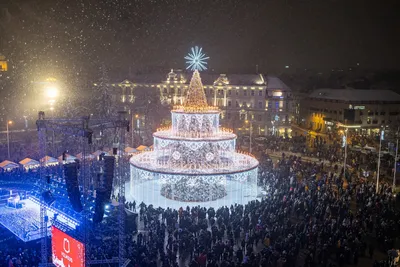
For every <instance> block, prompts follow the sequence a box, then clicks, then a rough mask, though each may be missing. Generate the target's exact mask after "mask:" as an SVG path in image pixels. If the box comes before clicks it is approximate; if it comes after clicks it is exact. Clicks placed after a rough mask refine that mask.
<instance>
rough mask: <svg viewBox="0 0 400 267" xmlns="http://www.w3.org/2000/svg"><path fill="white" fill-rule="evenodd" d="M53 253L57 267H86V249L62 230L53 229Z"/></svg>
mask: <svg viewBox="0 0 400 267" xmlns="http://www.w3.org/2000/svg"><path fill="white" fill-rule="evenodd" d="M51 251H52V259H53V264H54V265H55V266H57V267H84V266H85V247H84V245H83V244H82V243H81V242H79V241H78V240H76V239H74V238H72V237H70V236H69V235H67V234H66V233H64V232H63V231H61V230H60V229H58V228H56V227H54V226H52V227H51Z"/></svg>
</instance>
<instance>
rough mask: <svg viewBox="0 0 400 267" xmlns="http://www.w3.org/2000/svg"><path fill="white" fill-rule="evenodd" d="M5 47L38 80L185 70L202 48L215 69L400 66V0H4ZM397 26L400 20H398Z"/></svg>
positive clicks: (1, 35) (1, 28)
mask: <svg viewBox="0 0 400 267" xmlns="http://www.w3.org/2000/svg"><path fill="white" fill-rule="evenodd" d="M0 8H1V13H0V53H2V54H4V55H5V56H6V57H7V58H8V60H9V61H10V63H11V65H12V66H14V68H18V70H19V72H24V73H25V75H26V78H28V79H31V78H32V77H37V76H41V75H48V73H49V72H51V73H53V74H54V76H58V75H72V76H74V75H80V76H81V77H89V78H95V76H96V74H97V72H98V67H99V66H100V65H101V64H102V63H104V64H105V65H106V66H108V68H109V69H110V74H111V76H116V75H117V76H121V77H123V76H126V75H127V74H128V72H138V71H141V72H150V71H164V72H165V70H168V69H170V68H184V66H185V65H184V62H185V61H184V58H183V57H184V56H185V55H186V53H187V52H189V49H190V47H192V46H194V45H199V46H202V47H203V49H204V52H205V53H207V55H208V56H210V60H209V68H210V71H213V70H214V71H216V72H218V71H220V72H228V73H229V72H253V71H255V65H256V64H258V65H259V69H260V71H263V72H268V71H273V70H279V69H281V68H283V67H284V66H285V65H290V66H291V67H293V68H322V67H327V68H331V67H348V66H354V65H355V64H356V63H357V62H360V64H362V66H365V67H376V68H381V67H395V68H397V67H398V58H399V52H398V49H397V48H398V47H399V41H398V39H397V37H398V36H399V27H398V26H399V17H398V16H397V17H396V10H399V4H397V3H396V1H390V0H387V1H378V2H377V1H359V0H352V1H348V0H344V1H328V0H322V1H321V0H318V1H317V0H315V1H314V0H297V1H289V0H279V1H270V0H262V1H256V0H213V1H208V0H201V1H195V0H192V1H189V0H179V1H178V0H175V1H174V0H140V1H135V0H81V1H73V0H2V1H1V3H0ZM396 25H397V26H396Z"/></svg>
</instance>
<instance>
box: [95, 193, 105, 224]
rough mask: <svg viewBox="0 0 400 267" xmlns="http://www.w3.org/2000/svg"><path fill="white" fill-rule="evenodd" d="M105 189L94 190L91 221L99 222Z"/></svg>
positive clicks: (102, 210)
mask: <svg viewBox="0 0 400 267" xmlns="http://www.w3.org/2000/svg"><path fill="white" fill-rule="evenodd" d="M105 195H106V191H105V190H98V191H96V202H95V207H94V214H93V223H95V224H96V223H100V222H101V221H102V220H103V217H104V203H105Z"/></svg>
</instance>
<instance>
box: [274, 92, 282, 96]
mask: <svg viewBox="0 0 400 267" xmlns="http://www.w3.org/2000/svg"><path fill="white" fill-rule="evenodd" d="M272 96H282V92H279V91H275V92H272Z"/></svg>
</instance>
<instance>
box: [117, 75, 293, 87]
mask: <svg viewBox="0 0 400 267" xmlns="http://www.w3.org/2000/svg"><path fill="white" fill-rule="evenodd" d="M170 74H171V72H170V73H169V74H168V73H166V74H165V75H160V74H140V75H135V76H133V77H132V78H130V79H128V81H129V82H131V83H155V84H157V83H163V82H165V81H167V78H168V77H169V75H170ZM172 74H173V75H175V74H176V75H175V77H176V78H177V80H180V79H181V77H183V78H184V79H185V80H186V84H188V83H189V82H190V78H191V77H192V73H189V72H181V71H179V70H173V73H172ZM173 75H171V76H173ZM200 76H201V81H202V83H203V84H204V85H214V83H215V82H216V81H217V80H218V79H219V80H222V81H223V80H224V79H225V77H226V79H227V80H228V81H229V85H233V86H235V85H249V86H252V85H254V86H261V85H263V86H265V85H267V88H269V89H284V90H290V88H289V87H288V86H287V85H286V84H285V83H284V82H282V80H281V79H279V78H278V77H276V76H269V75H264V74H213V73H200ZM125 81H126V80H124V81H121V83H124V82H125Z"/></svg>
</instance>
